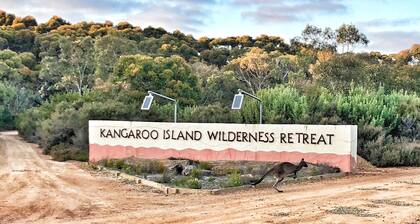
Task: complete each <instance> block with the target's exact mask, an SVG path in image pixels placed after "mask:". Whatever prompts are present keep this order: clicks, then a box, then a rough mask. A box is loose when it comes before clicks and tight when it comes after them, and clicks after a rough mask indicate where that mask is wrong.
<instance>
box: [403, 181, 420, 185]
mask: <svg viewBox="0 0 420 224" xmlns="http://www.w3.org/2000/svg"><path fill="white" fill-rule="evenodd" d="M397 183H400V184H412V185H420V182H414V181H397Z"/></svg>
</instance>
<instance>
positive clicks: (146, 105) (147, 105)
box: [141, 91, 178, 123]
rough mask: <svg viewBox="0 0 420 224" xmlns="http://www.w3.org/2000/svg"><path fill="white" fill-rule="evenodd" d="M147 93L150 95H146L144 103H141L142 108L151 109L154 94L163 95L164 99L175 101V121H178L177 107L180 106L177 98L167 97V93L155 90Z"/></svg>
mask: <svg viewBox="0 0 420 224" xmlns="http://www.w3.org/2000/svg"><path fill="white" fill-rule="evenodd" d="M147 93H148V94H149V95H147V96H146V97H144V100H143V103H142V105H141V109H142V110H149V109H150V106H151V105H152V102H153V97H154V96H158V97H162V98H164V99H167V100H169V101H172V102H174V106H175V109H174V122H175V123H176V120H177V119H176V118H177V107H178V103H177V102H176V100H175V99H173V98H170V97H167V96H165V95H162V94H159V93H156V92H153V91H147Z"/></svg>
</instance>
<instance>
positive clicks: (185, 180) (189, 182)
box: [172, 176, 201, 189]
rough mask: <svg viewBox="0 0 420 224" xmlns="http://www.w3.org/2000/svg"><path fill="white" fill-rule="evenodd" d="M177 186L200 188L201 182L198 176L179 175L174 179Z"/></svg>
mask: <svg viewBox="0 0 420 224" xmlns="http://www.w3.org/2000/svg"><path fill="white" fill-rule="evenodd" d="M172 184H174V185H175V186H177V187H185V188H192V189H200V188H201V184H200V182H199V181H198V179H197V178H194V177H191V176H187V177H184V176H183V177H178V178H177V179H175V180H173V183H172Z"/></svg>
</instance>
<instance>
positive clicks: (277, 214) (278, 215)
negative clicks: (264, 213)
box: [269, 212, 289, 217]
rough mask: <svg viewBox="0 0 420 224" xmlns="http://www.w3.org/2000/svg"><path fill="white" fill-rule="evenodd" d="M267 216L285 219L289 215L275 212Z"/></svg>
mask: <svg viewBox="0 0 420 224" xmlns="http://www.w3.org/2000/svg"><path fill="white" fill-rule="evenodd" d="M269 215H271V216H275V217H286V216H289V213H287V212H275V213H270V214H269Z"/></svg>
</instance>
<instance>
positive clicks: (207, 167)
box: [198, 161, 213, 170]
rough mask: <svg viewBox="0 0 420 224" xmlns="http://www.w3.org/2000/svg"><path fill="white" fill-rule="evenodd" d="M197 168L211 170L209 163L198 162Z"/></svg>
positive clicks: (211, 166)
mask: <svg viewBox="0 0 420 224" xmlns="http://www.w3.org/2000/svg"><path fill="white" fill-rule="evenodd" d="M198 168H200V169H202V170H211V169H212V168H213V165H211V164H210V163H209V162H204V161H199V163H198Z"/></svg>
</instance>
